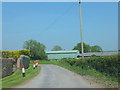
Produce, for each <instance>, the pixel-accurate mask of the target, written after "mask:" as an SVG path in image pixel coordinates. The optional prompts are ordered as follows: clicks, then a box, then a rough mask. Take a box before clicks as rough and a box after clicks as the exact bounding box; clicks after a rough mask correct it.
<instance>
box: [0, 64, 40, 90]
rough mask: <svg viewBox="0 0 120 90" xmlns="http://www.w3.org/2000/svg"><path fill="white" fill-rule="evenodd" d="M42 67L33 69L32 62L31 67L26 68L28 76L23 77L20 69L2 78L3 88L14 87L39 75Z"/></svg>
mask: <svg viewBox="0 0 120 90" xmlns="http://www.w3.org/2000/svg"><path fill="white" fill-rule="evenodd" d="M40 69H41V68H40V67H38V68H37V69H33V67H32V64H30V67H29V68H28V69H26V70H25V72H26V77H22V71H21V70H18V71H16V72H15V73H13V74H12V75H10V76H7V77H5V78H2V88H13V87H15V86H17V85H19V84H22V83H24V82H27V81H29V80H31V79H32V78H33V77H35V76H36V75H38V74H39V73H40Z"/></svg>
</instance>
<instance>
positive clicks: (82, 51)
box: [79, 0, 84, 58]
mask: <svg viewBox="0 0 120 90" xmlns="http://www.w3.org/2000/svg"><path fill="white" fill-rule="evenodd" d="M79 12H80V39H81V54H82V58H84V47H83V36H82V6H81V0H79Z"/></svg>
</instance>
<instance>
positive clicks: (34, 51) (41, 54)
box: [23, 40, 47, 60]
mask: <svg viewBox="0 0 120 90" xmlns="http://www.w3.org/2000/svg"><path fill="white" fill-rule="evenodd" d="M23 48H25V49H29V50H30V57H31V58H32V59H34V60H35V59H47V55H46V53H45V48H46V47H45V45H43V44H41V43H40V42H37V41H36V40H28V41H25V42H24V44H23Z"/></svg>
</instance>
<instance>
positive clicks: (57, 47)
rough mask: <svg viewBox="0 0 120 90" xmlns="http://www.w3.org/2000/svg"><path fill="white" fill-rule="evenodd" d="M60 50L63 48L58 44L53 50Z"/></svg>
mask: <svg viewBox="0 0 120 90" xmlns="http://www.w3.org/2000/svg"><path fill="white" fill-rule="evenodd" d="M60 50H62V48H61V47H60V46H58V45H56V46H54V47H53V49H52V51H60Z"/></svg>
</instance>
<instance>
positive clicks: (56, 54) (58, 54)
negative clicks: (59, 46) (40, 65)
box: [46, 50, 118, 59]
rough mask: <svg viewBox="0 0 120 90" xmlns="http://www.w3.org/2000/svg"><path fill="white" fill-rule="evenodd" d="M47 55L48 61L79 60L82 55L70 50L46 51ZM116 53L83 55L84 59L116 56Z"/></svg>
mask: <svg viewBox="0 0 120 90" xmlns="http://www.w3.org/2000/svg"><path fill="white" fill-rule="evenodd" d="M46 53H47V55H48V59H67V58H74V59H77V58H81V57H82V55H81V54H80V53H79V51H78V50H70V51H66V50H65V51H46ZM117 54H118V52H90V53H84V57H91V56H93V55H95V56H109V55H117Z"/></svg>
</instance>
